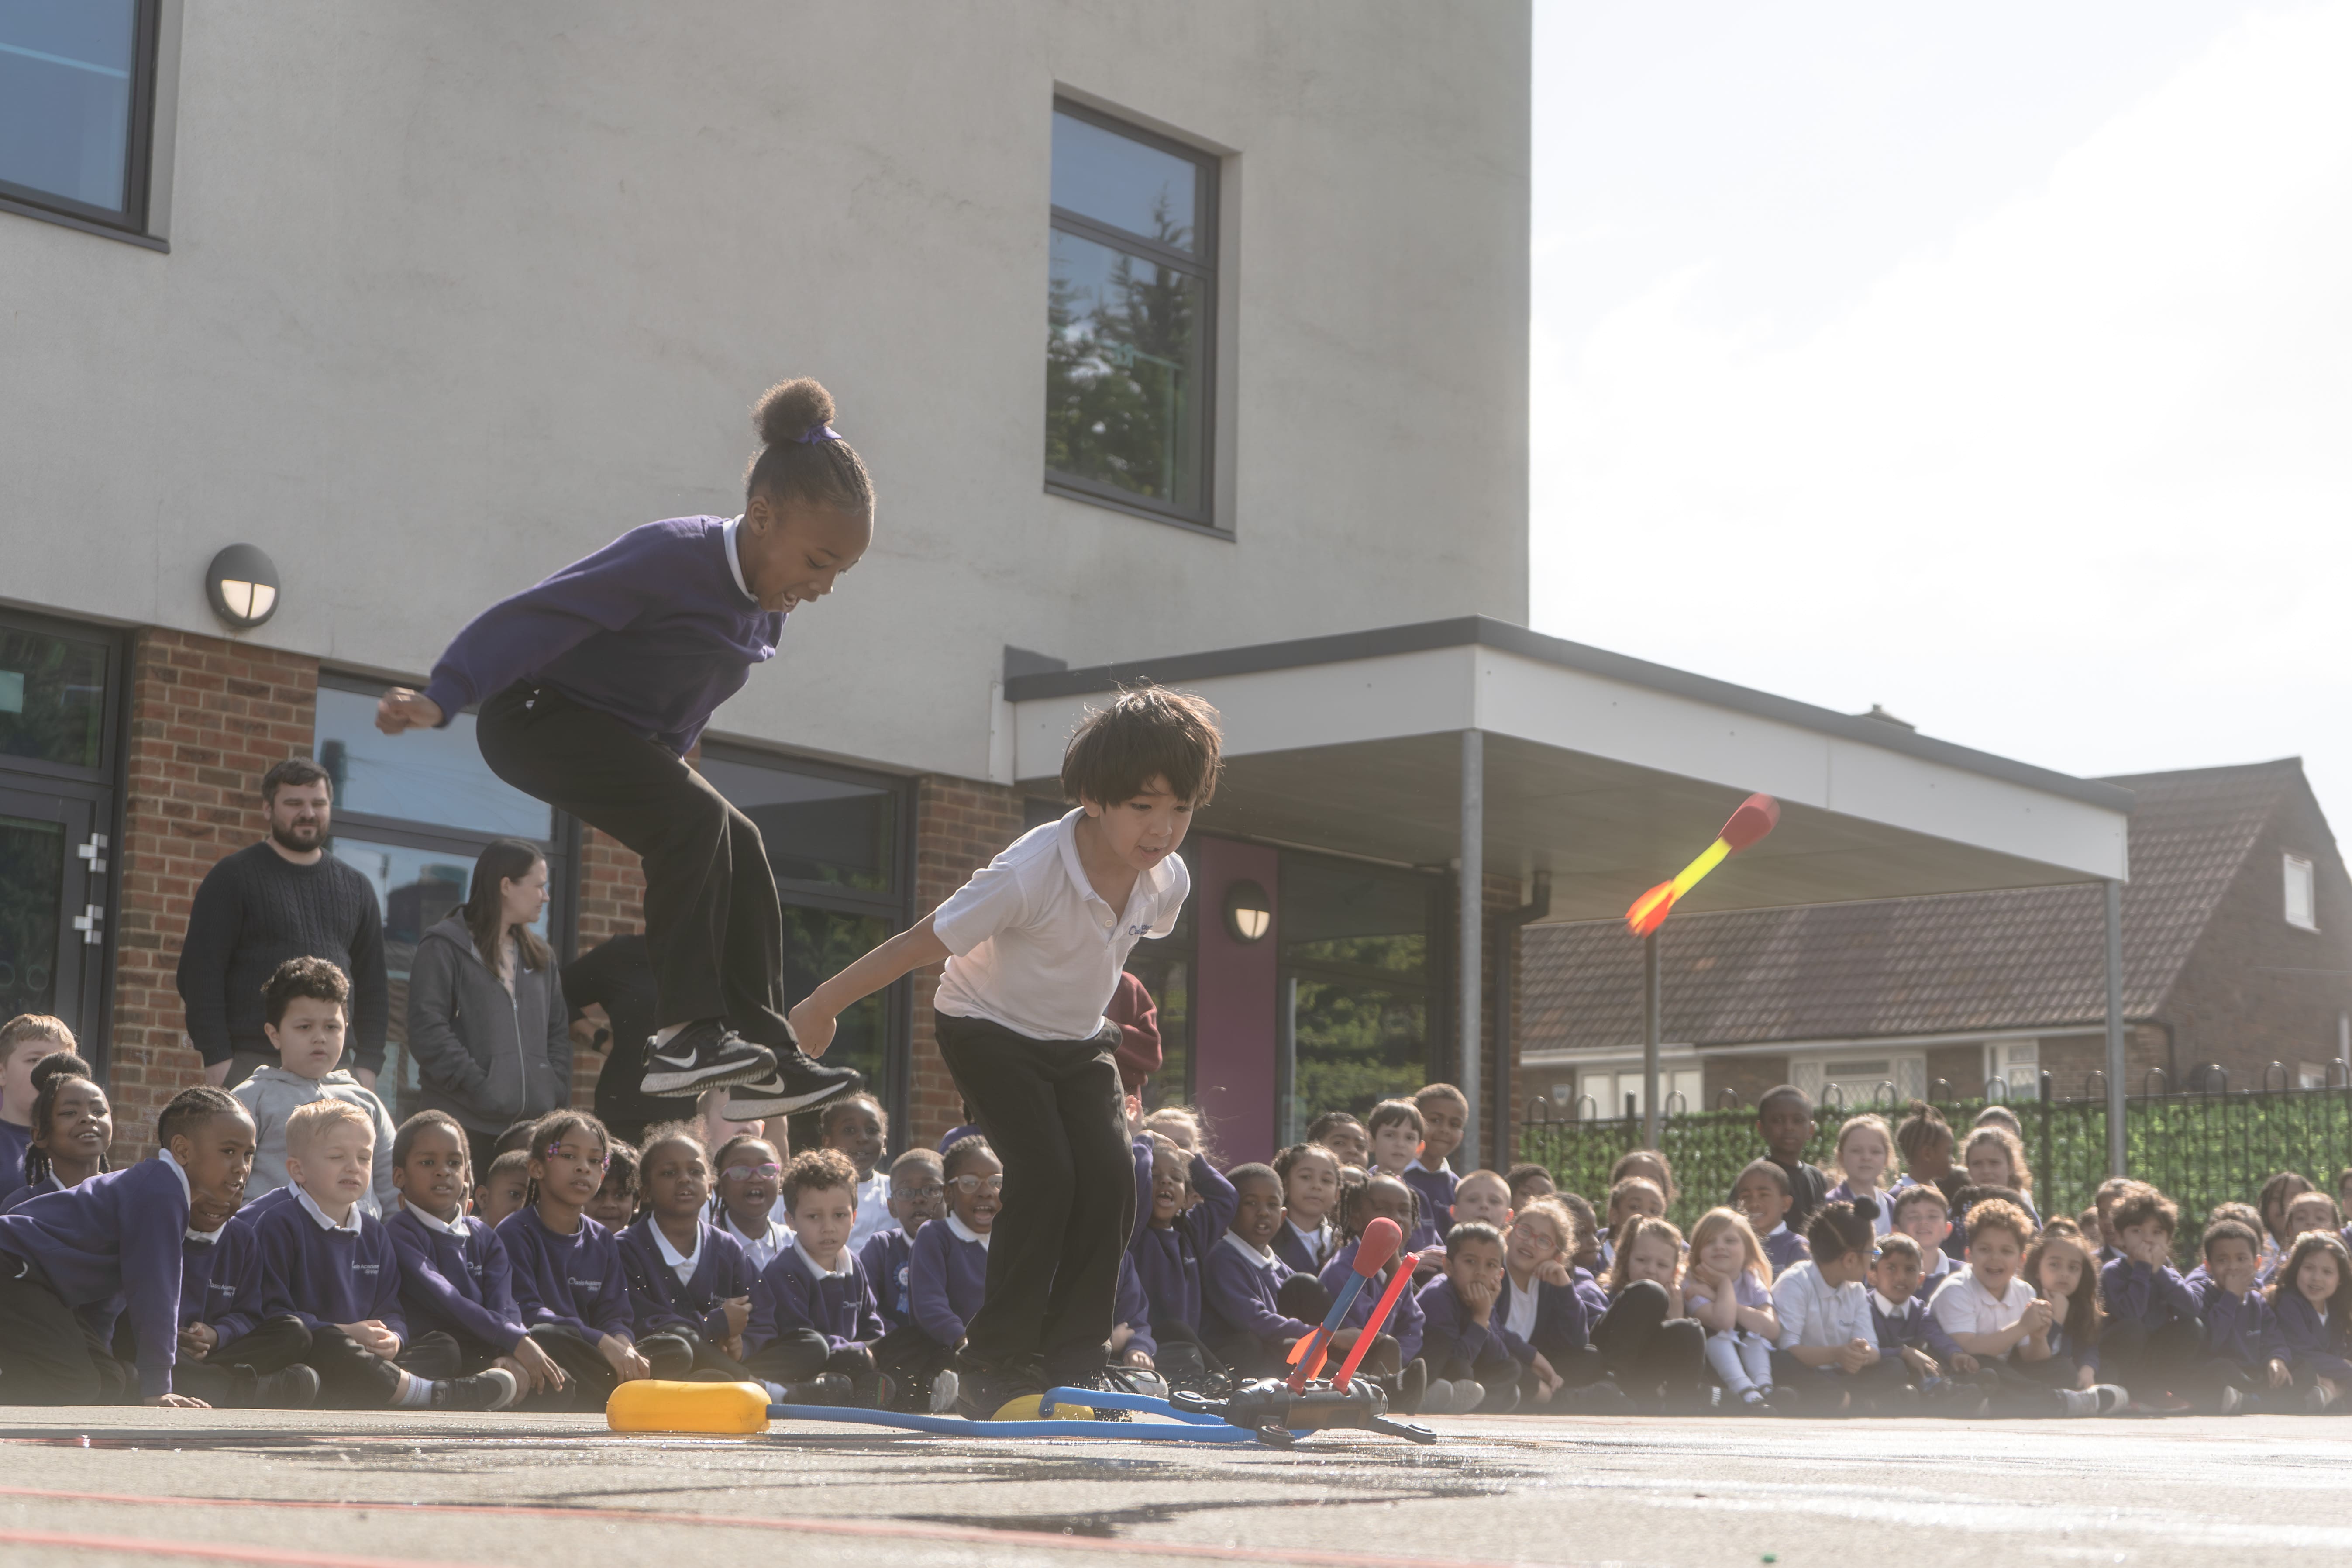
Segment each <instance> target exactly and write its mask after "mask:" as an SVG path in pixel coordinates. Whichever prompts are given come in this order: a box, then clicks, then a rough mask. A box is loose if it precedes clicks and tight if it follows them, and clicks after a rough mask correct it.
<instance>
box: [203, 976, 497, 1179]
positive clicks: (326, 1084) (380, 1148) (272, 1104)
mask: <svg viewBox="0 0 2352 1568" xmlns="http://www.w3.org/2000/svg"><path fill="white" fill-rule="evenodd" d="M500 989H501V990H503V989H505V988H504V987H503V986H501V987H500ZM229 1092H230V1093H231V1094H234V1095H236V1098H237V1099H238V1100H242V1101H243V1102H244V1104H245V1109H246V1110H248V1111H250V1112H251V1113H252V1115H253V1128H254V1132H255V1134H256V1142H255V1145H254V1151H253V1174H252V1175H250V1176H248V1177H247V1178H246V1183H245V1201H246V1202H247V1203H251V1202H252V1201H253V1200H254V1199H256V1198H257V1197H259V1196H261V1194H264V1193H272V1192H276V1191H277V1190H278V1188H280V1187H283V1186H288V1185H290V1184H291V1183H290V1182H289V1180H288V1177H287V1174H286V1119H287V1118H288V1117H289V1116H291V1115H293V1114H294V1113H295V1112H296V1111H298V1110H301V1109H302V1107H304V1106H306V1105H308V1104H310V1102H311V1101H312V1100H343V1101H346V1102H347V1103H349V1104H352V1105H356V1106H358V1107H359V1108H360V1109H361V1110H364V1111H366V1112H367V1118H368V1121H369V1124H370V1125H372V1126H373V1127H374V1129H375V1168H374V1170H373V1173H371V1174H370V1177H369V1182H370V1187H371V1190H370V1191H369V1193H368V1195H367V1197H366V1198H365V1200H363V1201H362V1205H361V1206H362V1208H364V1209H366V1210H367V1212H368V1213H370V1214H372V1215H375V1216H376V1217H377V1218H379V1219H381V1218H383V1216H384V1215H388V1214H392V1213H394V1208H393V1203H394V1199H395V1197H396V1195H397V1194H394V1191H393V1186H392V1131H393V1129H392V1117H391V1115H390V1114H389V1113H388V1112H386V1111H385V1110H384V1108H383V1100H378V1099H377V1098H376V1097H375V1094H374V1092H373V1090H371V1089H366V1088H365V1087H363V1086H362V1084H361V1083H360V1080H359V1079H355V1078H353V1077H352V1075H351V1074H350V1073H348V1072H346V1071H344V1070H343V1069H342V1068H336V1069H335V1070H334V1071H333V1072H331V1073H329V1074H328V1075H327V1076H326V1077H324V1078H320V1079H310V1078H304V1077H302V1076H301V1075H300V1074H299V1073H291V1072H288V1071H287V1070H286V1069H285V1068H254V1069H253V1076H252V1077H251V1078H249V1079H246V1080H245V1081H244V1082H243V1083H241V1084H238V1085H237V1086H236V1088H235V1089H231V1090H229Z"/></svg>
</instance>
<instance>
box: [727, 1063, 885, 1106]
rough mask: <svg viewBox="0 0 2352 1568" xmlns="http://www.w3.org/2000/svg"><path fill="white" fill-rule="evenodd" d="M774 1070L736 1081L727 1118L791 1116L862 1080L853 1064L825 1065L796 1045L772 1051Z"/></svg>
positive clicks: (838, 1095)
mask: <svg viewBox="0 0 2352 1568" xmlns="http://www.w3.org/2000/svg"><path fill="white" fill-rule="evenodd" d="M775 1058H776V1066H775V1070H774V1071H772V1072H771V1073H769V1074H767V1075H766V1076H765V1077H764V1078H760V1079H753V1080H752V1081H751V1082H750V1083H739V1084H737V1085H736V1086H735V1089H734V1091H733V1092H732V1093H730V1094H729V1095H728V1097H727V1119H728V1120H729V1121H760V1120H761V1119H762V1118H764V1117H770V1116H790V1115H791V1114H792V1113H793V1112H794V1111H796V1110H810V1109H812V1108H814V1107H815V1106H819V1105H823V1104H824V1102H825V1101H827V1100H837V1099H839V1098H840V1097H841V1096H843V1095H845V1094H849V1093H851V1092H853V1091H855V1090H856V1088H857V1086H858V1085H859V1084H860V1083H861V1082H863V1081H864V1079H863V1078H862V1077H861V1076H860V1074H859V1073H858V1071H857V1069H856V1068H836V1067H827V1066H825V1065H824V1063H823V1062H821V1061H818V1060H817V1059H816V1058H814V1057H812V1056H810V1055H809V1054H808V1053H807V1052H805V1051H803V1050H802V1049H800V1047H797V1046H787V1047H784V1048H783V1049H782V1050H779V1051H777V1052H776V1053H775Z"/></svg>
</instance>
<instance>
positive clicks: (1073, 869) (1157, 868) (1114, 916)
mask: <svg viewBox="0 0 2352 1568" xmlns="http://www.w3.org/2000/svg"><path fill="white" fill-rule="evenodd" d="M1086 815H1087V808H1086V807H1085V806H1082V805H1074V806H1072V807H1071V808H1070V810H1069V814H1068V815H1067V816H1064V817H1063V818H1062V821H1061V824H1060V826H1058V827H1057V828H1056V829H1055V838H1056V840H1057V843H1056V847H1057V848H1059V849H1060V851H1061V855H1062V870H1063V872H1064V874H1065V875H1066V876H1067V877H1068V878H1069V879H1070V886H1071V887H1072V888H1074V889H1076V890H1077V894H1078V900H1079V902H1081V903H1084V904H1087V905H1088V906H1090V909H1089V912H1091V913H1093V914H1094V921H1095V924H1096V925H1097V926H1099V927H1101V928H1102V930H1103V931H1104V933H1105V934H1106V935H1109V934H1114V933H1116V932H1117V931H1118V928H1119V926H1120V924H1121V923H1122V922H1123V921H1126V919H1127V915H1128V910H1133V909H1135V908H1136V907H1137V906H1138V904H1139V903H1140V902H1144V901H1146V900H1147V895H1148V902H1149V907H1150V908H1153V909H1157V908H1158V907H1159V902H1160V895H1161V894H1162V893H1164V892H1165V891H1167V889H1168V882H1169V879H1170V878H1171V876H1172V875H1173V873H1171V871H1170V870H1169V869H1168V863H1169V862H1170V861H1171V860H1173V859H1174V858H1175V857H1174V856H1172V855H1163V856H1161V857H1160V860H1159V863H1158V864H1156V865H1154V866H1153V867H1152V868H1151V869H1150V870H1149V871H1144V872H1140V873H1139V874H1138V875H1137V877H1136V879H1135V886H1134V887H1133V888H1132V889H1129V892H1128V895H1127V909H1125V910H1114V909H1112V908H1111V907H1110V905H1109V904H1108V903H1106V902H1105V901H1104V900H1103V896H1102V895H1101V894H1100V893H1097V892H1096V891H1095V885H1094V883H1093V882H1092V881H1090V880H1088V879H1087V866H1086V862H1085V861H1084V860H1082V859H1080V858H1078V823H1079V822H1080V821H1081V820H1082V819H1083V818H1084V817H1085V816H1086ZM1138 934H1141V933H1140V932H1139V933H1138Z"/></svg>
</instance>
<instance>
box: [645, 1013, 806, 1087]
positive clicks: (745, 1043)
mask: <svg viewBox="0 0 2352 1568" xmlns="http://www.w3.org/2000/svg"><path fill="white" fill-rule="evenodd" d="M775 1071H776V1058H775V1056H774V1053H772V1052H771V1051H770V1050H769V1049H768V1048H767V1047H765V1046H755V1045H753V1044H752V1043H751V1041H749V1040H747V1039H745V1038H744V1037H742V1036H740V1035H739V1034H737V1033H736V1032H735V1031H734V1030H732V1029H730V1028H729V1027H728V1026H726V1025H725V1024H723V1023H721V1022H719V1020H718V1019H716V1018H703V1019H700V1020H698V1021H697V1022H695V1023H691V1024H688V1026H686V1027H685V1028H683V1029H680V1030H679V1031H678V1032H677V1034H675V1035H672V1036H671V1037H669V1043H668V1044H667V1045H665V1046H657V1047H652V1048H651V1050H650V1051H649V1053H648V1058H647V1060H646V1076H645V1079H644V1080H643V1081H642V1082H641V1083H639V1084H638V1086H637V1087H638V1089H641V1090H642V1091H644V1092H645V1093H646V1094H700V1093H701V1092H702V1091H703V1090H704V1089H725V1088H728V1087H729V1086H730V1085H733V1084H739V1083H751V1082H754V1081H755V1080H757V1079H763V1078H772V1077H773V1076H774V1074H775Z"/></svg>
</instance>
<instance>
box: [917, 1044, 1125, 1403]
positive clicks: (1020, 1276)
mask: <svg viewBox="0 0 2352 1568" xmlns="http://www.w3.org/2000/svg"><path fill="white" fill-rule="evenodd" d="M937 1026H938V1031H939V1042H940V1057H941V1058H943V1059H944V1060H945V1061H946V1062H947V1065H948V1071H949V1072H950V1074H952V1075H953V1076H954V1078H955V1084H956V1088H957V1089H959V1090H960V1091H961V1093H962V1095H963V1098H964V1101H965V1103H966V1104H968V1105H970V1106H971V1111H972V1118H973V1120H974V1121H978V1122H979V1123H980V1129H981V1131H982V1132H984V1133H986V1134H987V1136H988V1142H989V1144H990V1146H991V1147H992V1148H993V1149H994V1150H995V1151H996V1157H997V1158H998V1159H999V1160H1001V1161H1003V1163H1004V1210H1003V1213H1002V1214H1000V1215H997V1216H996V1228H995V1231H994V1234H993V1235H992V1237H991V1238H990V1240H989V1244H988V1293H987V1295H986V1297H985V1298H984V1299H983V1300H982V1303H981V1308H980V1310H979V1311H978V1312H975V1313H974V1314H972V1319H971V1322H969V1323H967V1324H966V1325H965V1326H964V1344H965V1348H966V1351H967V1352H968V1353H969V1354H970V1355H971V1358H972V1360H974V1361H975V1362H978V1363H981V1364H982V1365H983V1366H992V1367H994V1366H1003V1365H1005V1364H1007V1363H1020V1364H1026V1363H1031V1362H1033V1361H1034V1362H1042V1363H1043V1368H1042V1370H1043V1373H1044V1375H1045V1380H1046V1382H1047V1383H1048V1384H1053V1383H1056V1382H1063V1381H1066V1380H1068V1379H1070V1378H1073V1377H1085V1376H1087V1375H1089V1374H1091V1373H1097V1372H1099V1371H1101V1370H1102V1368H1103V1365H1104V1363H1105V1362H1106V1361H1107V1360H1108V1356H1109V1353H1110V1331H1111V1328H1112V1325H1113V1324H1114V1323H1116V1322H1117V1321H1118V1265H1119V1259H1120V1258H1124V1257H1125V1256H1126V1255H1127V1241H1128V1236H1129V1232H1130V1231H1131V1230H1132V1229H1133V1228H1134V1226H1135V1146H1134V1144H1132V1143H1131V1142H1129V1140H1128V1133H1127V1105H1126V1100H1125V1098H1124V1091H1123V1090H1122V1089H1120V1087H1119V1081H1118V1058H1117V1057H1116V1056H1114V1055H1113V1054H1112V1053H1113V1052H1114V1051H1115V1049H1116V1048H1117V1047H1118V1027H1117V1026H1115V1025H1114V1026H1109V1027H1107V1028H1106V1029H1105V1030H1104V1031H1103V1033H1101V1034H1100V1035H1097V1036H1096V1037H1094V1038H1092V1039H1090V1040H1035V1039H1031V1038H1030V1037H1028V1036H1026V1035H1020V1034H1015V1033H1014V1032H1013V1030H1011V1029H1007V1028H1004V1027H1003V1026H1000V1025H996V1024H992V1023H988V1022H986V1021H985V1020H983V1019H979V1018H958V1017H953V1016H950V1015H948V1014H944V1013H942V1014H940V1015H939V1016H938V1019H937Z"/></svg>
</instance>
